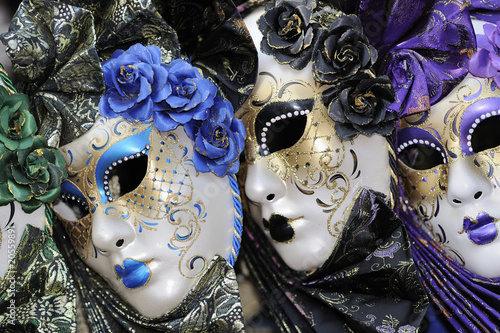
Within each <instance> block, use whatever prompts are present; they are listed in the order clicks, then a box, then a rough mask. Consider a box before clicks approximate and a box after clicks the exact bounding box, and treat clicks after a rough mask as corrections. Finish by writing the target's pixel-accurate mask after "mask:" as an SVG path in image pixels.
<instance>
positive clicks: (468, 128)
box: [460, 97, 500, 156]
mask: <svg viewBox="0 0 500 333" xmlns="http://www.w3.org/2000/svg"><path fill="white" fill-rule="evenodd" d="M492 116H500V98H494V97H492V98H485V99H482V100H479V101H477V102H474V103H472V104H471V105H470V106H469V107H468V108H467V109H466V110H465V112H464V114H463V116H462V119H461V121H460V145H461V148H462V153H463V154H464V155H465V156H470V155H473V154H475V153H476V152H474V151H473V149H472V143H471V138H472V134H473V133H474V130H475V129H476V127H477V125H478V124H479V123H480V122H481V121H483V120H485V119H487V118H490V117H492Z"/></svg>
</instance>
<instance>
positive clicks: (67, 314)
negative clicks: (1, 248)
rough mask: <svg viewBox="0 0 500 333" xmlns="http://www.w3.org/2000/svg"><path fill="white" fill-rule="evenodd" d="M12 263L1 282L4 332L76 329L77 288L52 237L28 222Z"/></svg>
mask: <svg viewBox="0 0 500 333" xmlns="http://www.w3.org/2000/svg"><path fill="white" fill-rule="evenodd" d="M6 235H8V233H6ZM5 245H7V243H6V244H5ZM11 263H12V265H11V266H9V268H8V270H7V273H6V275H5V277H4V279H3V280H2V283H1V284H0V332H5V333H9V332H76V289H75V286H74V282H73V278H72V277H71V275H70V273H69V270H68V268H67V266H66V262H65V261H64V259H63V257H62V255H61V253H60V252H59V250H58V249H57V247H56V245H55V244H54V241H53V240H52V238H51V237H50V236H48V235H47V234H46V233H45V232H43V231H42V230H40V229H38V228H36V227H33V226H31V225H29V224H28V225H27V226H26V228H25V230H24V233H23V236H22V239H21V242H20V243H19V246H18V248H17V249H16V253H15V257H14V260H13V261H12V262H11Z"/></svg>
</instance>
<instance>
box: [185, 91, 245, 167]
mask: <svg viewBox="0 0 500 333" xmlns="http://www.w3.org/2000/svg"><path fill="white" fill-rule="evenodd" d="M184 130H185V131H186V133H187V135H188V136H189V137H190V138H191V139H192V140H193V141H194V154H193V161H194V165H195V167H196V170H198V171H200V172H209V171H212V172H213V173H215V174H216V175H217V176H219V177H223V176H226V175H232V174H235V173H236V172H238V169H239V167H240V161H239V155H240V153H241V152H242V150H243V147H244V144H245V127H244V126H243V122H241V120H239V119H236V118H233V107H232V105H231V103H229V102H228V101H226V100H223V99H222V98H221V97H219V96H217V97H216V98H215V99H214V105H213V107H212V108H211V109H210V110H209V114H208V118H207V119H206V120H204V121H191V122H189V123H187V124H186V125H185V126H184Z"/></svg>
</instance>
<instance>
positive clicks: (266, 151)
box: [260, 110, 311, 155]
mask: <svg viewBox="0 0 500 333" xmlns="http://www.w3.org/2000/svg"><path fill="white" fill-rule="evenodd" d="M310 112H311V111H309V110H301V111H297V110H296V111H293V112H288V113H286V114H285V113H284V114H282V115H279V116H276V117H274V118H272V119H270V120H269V121H267V122H266V124H265V126H264V128H262V132H260V148H261V149H262V150H263V151H264V155H269V149H268V147H267V144H266V142H267V132H268V131H269V127H271V125H272V124H274V123H276V122H278V121H282V120H285V119H292V118H295V117H298V116H305V115H308V114H309V113H310Z"/></svg>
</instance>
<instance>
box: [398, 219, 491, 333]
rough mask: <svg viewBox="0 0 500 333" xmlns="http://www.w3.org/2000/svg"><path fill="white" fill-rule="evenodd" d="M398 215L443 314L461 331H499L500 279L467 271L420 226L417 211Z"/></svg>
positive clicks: (431, 295) (427, 285)
mask: <svg viewBox="0 0 500 333" xmlns="http://www.w3.org/2000/svg"><path fill="white" fill-rule="evenodd" d="M398 214H399V216H400V217H401V219H402V220H403V221H404V222H405V224H406V227H407V230H408V234H409V236H410V240H411V243H412V251H413V257H414V259H415V262H416V264H417V267H418V269H419V272H420V275H421V281H422V283H423V284H424V287H425V288H426V290H427V293H428V294H429V297H430V299H431V300H432V301H433V302H434V303H435V304H436V305H437V306H438V307H439V309H441V311H442V315H443V316H444V317H445V318H446V319H447V320H448V322H449V323H450V324H451V325H452V326H453V327H454V329H456V331H457V332H495V329H496V328H498V327H500V313H499V311H500V308H499V303H500V278H498V279H495V280H492V279H486V278H483V277H480V276H478V275H475V274H473V273H471V272H470V271H468V270H466V269H465V268H464V267H463V266H461V265H460V264H458V263H457V262H456V261H454V260H453V259H452V258H450V257H449V256H447V255H446V254H445V253H444V251H443V250H442V249H441V247H440V245H439V244H438V243H436V242H435V241H433V240H432V238H431V237H430V236H429V234H428V233H427V232H425V231H424V230H423V229H421V228H419V227H418V225H417V222H415V219H416V216H415V215H414V214H411V213H408V212H404V211H402V210H399V212H398Z"/></svg>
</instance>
